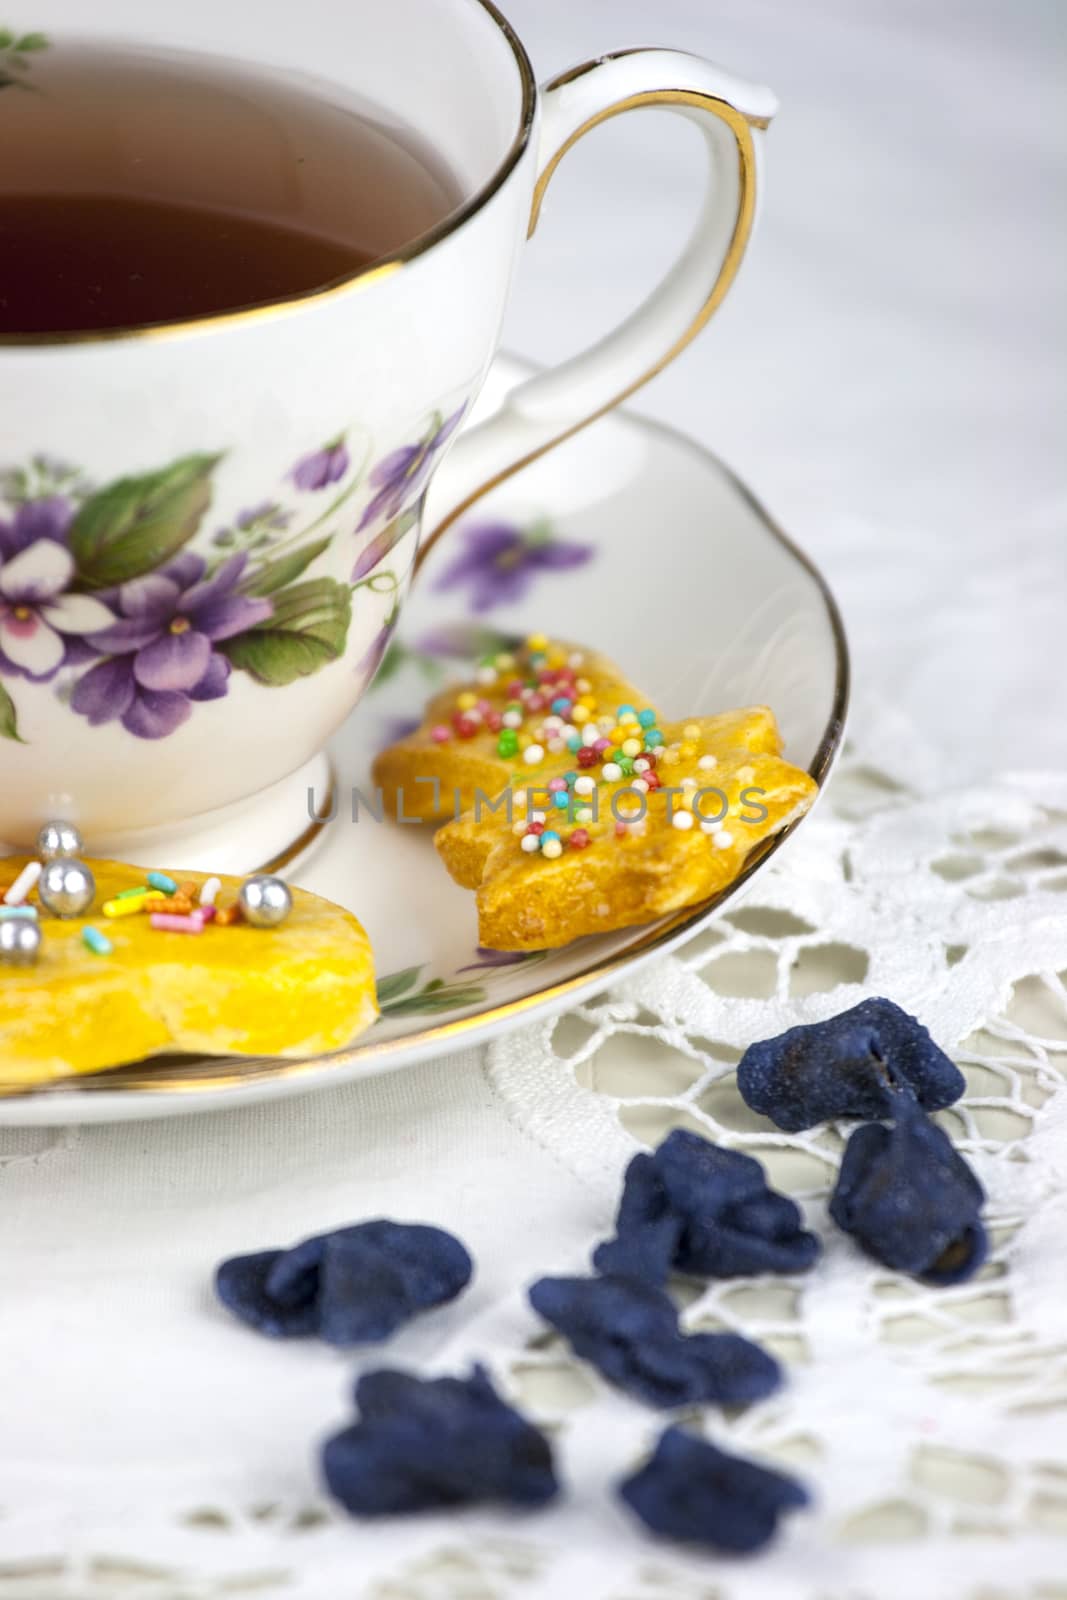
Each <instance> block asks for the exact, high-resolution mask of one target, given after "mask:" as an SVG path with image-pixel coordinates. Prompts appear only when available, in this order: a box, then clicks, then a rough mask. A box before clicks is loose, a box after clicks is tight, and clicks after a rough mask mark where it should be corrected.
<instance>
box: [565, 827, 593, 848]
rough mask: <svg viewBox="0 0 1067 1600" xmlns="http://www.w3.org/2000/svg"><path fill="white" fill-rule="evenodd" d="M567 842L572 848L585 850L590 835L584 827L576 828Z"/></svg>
mask: <svg viewBox="0 0 1067 1600" xmlns="http://www.w3.org/2000/svg"><path fill="white" fill-rule="evenodd" d="M567 843H568V844H569V845H570V847H571V849H572V850H584V849H585V847H586V846H587V845H588V843H589V835H588V833H586V831H585V829H584V828H575V829H573V831H572V833H571V836H570V838H569V839H568V840H567Z"/></svg>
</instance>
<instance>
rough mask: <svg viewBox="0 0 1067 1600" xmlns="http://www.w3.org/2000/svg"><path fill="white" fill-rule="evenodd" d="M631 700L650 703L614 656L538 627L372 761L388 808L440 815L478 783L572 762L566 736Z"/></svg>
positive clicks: (458, 808)
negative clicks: (554, 636)
mask: <svg viewBox="0 0 1067 1600" xmlns="http://www.w3.org/2000/svg"><path fill="white" fill-rule="evenodd" d="M627 703H632V704H633V705H635V706H641V705H645V704H647V702H646V701H645V700H644V699H643V698H641V697H640V696H639V695H638V693H637V691H636V690H635V689H634V688H633V686H632V684H629V683H627V681H626V680H625V678H624V677H623V676H622V674H621V673H620V671H619V669H618V667H616V666H615V665H614V664H613V663H612V662H611V661H609V660H608V659H607V658H606V657H605V656H601V655H597V654H596V653H595V652H593V651H591V650H583V649H582V648H581V647H580V646H577V645H573V644H567V643H565V642H563V641H561V640H554V639H546V638H545V637H544V636H543V635H541V634H532V635H531V636H530V638H528V639H527V640H526V641H525V642H524V643H523V644H522V645H521V646H519V647H518V648H517V649H516V650H515V651H513V652H512V651H506V652H502V653H499V654H496V655H492V656H487V657H486V658H485V659H484V660H483V661H482V663H481V664H480V666H479V667H478V670H477V675H476V677H475V678H474V679H473V680H472V681H470V682H468V683H461V684H454V685H452V686H451V687H450V688H448V689H443V690H442V691H441V693H440V694H437V695H435V696H434V698H433V699H432V700H431V701H430V702H429V705H428V706H427V708H426V713H425V715H424V717H423V720H422V722H421V724H420V725H419V727H418V728H417V729H416V730H415V732H414V733H412V734H410V735H409V736H408V737H407V738H406V739H401V740H400V741H399V742H398V743H397V744H394V745H391V746H390V747H389V749H387V750H383V751H382V753H381V755H380V756H379V757H378V758H377V760H376V761H375V763H374V769H373V770H374V782H375V784H376V785H377V787H378V788H379V789H380V790H381V792H382V796H383V800H384V802H385V811H386V815H387V816H393V817H396V816H402V817H404V818H406V819H407V820H408V821H412V822H414V821H419V822H440V821H443V820H444V819H446V818H450V817H458V816H459V815H460V814H461V813H462V812H464V811H466V810H468V809H469V808H470V807H471V806H473V804H474V802H475V797H476V795H477V794H479V793H481V794H483V795H486V796H493V795H496V794H497V793H499V791H500V790H501V789H503V787H504V786H505V784H508V783H512V782H514V781H525V779H527V778H531V777H532V778H534V779H537V778H541V777H545V776H548V775H549V774H551V773H554V772H563V771H566V770H567V768H568V767H569V766H571V765H573V761H574V755H573V752H572V751H571V750H569V749H568V748H567V739H568V738H569V739H571V740H572V741H573V740H574V739H575V738H576V737H580V736H581V735H582V734H583V733H584V731H585V729H587V728H588V727H589V726H590V724H593V723H596V721H597V720H598V719H599V718H603V719H604V720H605V721H609V720H612V721H613V719H614V713H615V710H616V708H617V707H618V706H620V705H624V704H627Z"/></svg>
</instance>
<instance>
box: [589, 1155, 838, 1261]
mask: <svg viewBox="0 0 1067 1600" xmlns="http://www.w3.org/2000/svg"><path fill="white" fill-rule="evenodd" d="M615 1228H616V1237H615V1238H614V1239H611V1240H609V1241H608V1242H607V1243H605V1244H602V1245H599V1246H598V1247H597V1250H596V1251H595V1253H594V1255H593V1265H594V1266H595V1267H596V1269H597V1271H598V1272H607V1273H614V1274H617V1275H620V1276H622V1277H633V1278H640V1279H642V1280H644V1281H645V1282H647V1283H664V1282H665V1281H666V1279H667V1276H668V1274H669V1273H670V1271H671V1270H672V1269H674V1270H677V1271H678V1272H686V1273H691V1274H692V1275H693V1276H695V1277H704V1278H733V1277H745V1276H748V1275H750V1274H754V1273H760V1272H805V1271H806V1270H807V1269H808V1268H809V1267H810V1266H811V1265H812V1263H813V1262H814V1260H815V1258H816V1256H817V1255H818V1253H819V1242H818V1240H817V1239H816V1238H815V1235H814V1234H811V1233H807V1232H805V1230H804V1227H803V1217H802V1216H801V1213H800V1209H799V1207H798V1206H796V1205H795V1204H794V1202H793V1201H792V1200H790V1199H789V1198H788V1196H786V1195H783V1194H778V1193H777V1192H776V1191H775V1190H774V1189H771V1188H770V1187H769V1186H768V1184H767V1176H766V1173H765V1172H764V1170H763V1167H762V1166H761V1165H760V1163H759V1162H758V1161H756V1160H754V1159H753V1157H752V1156H747V1155H745V1154H744V1153H743V1152H742V1151H739V1150H726V1149H723V1148H722V1147H721V1146H719V1145H715V1144H712V1143H710V1141H709V1140H707V1139H702V1138H701V1137H700V1135H699V1134H696V1133H690V1132H689V1131H688V1130H686V1129H684V1128H676V1129H675V1130H674V1131H673V1133H669V1134H668V1135H667V1137H666V1139H664V1141H663V1143H662V1144H661V1145H660V1146H659V1149H658V1150H656V1151H654V1152H653V1154H651V1155H644V1154H643V1155H638V1156H635V1157H634V1159H633V1160H632V1161H631V1162H630V1165H629V1167H628V1168H627V1169H626V1181H625V1184H624V1186H623V1192H622V1200H621V1202H620V1204H619V1214H618V1217H617V1219H616V1223H615Z"/></svg>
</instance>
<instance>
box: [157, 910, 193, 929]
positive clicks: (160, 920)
mask: <svg viewBox="0 0 1067 1600" xmlns="http://www.w3.org/2000/svg"><path fill="white" fill-rule="evenodd" d="M151 922H152V927H153V928H154V929H155V930H156V932H157V933H203V931H204V919H203V917H201V916H199V915H196V916H191V917H175V916H170V915H168V913H167V912H165V911H153V913H152V917H151Z"/></svg>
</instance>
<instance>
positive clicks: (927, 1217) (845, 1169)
mask: <svg viewBox="0 0 1067 1600" xmlns="http://www.w3.org/2000/svg"><path fill="white" fill-rule="evenodd" d="M984 1199H985V1192H984V1190H983V1188H982V1185H981V1184H980V1183H979V1182H978V1179H977V1178H976V1177H975V1175H974V1173H973V1172H972V1171H971V1169H970V1167H969V1166H968V1165H967V1163H966V1161H965V1160H964V1159H963V1157H962V1156H961V1155H960V1154H959V1152H958V1151H957V1150H956V1149H954V1147H953V1145H952V1141H951V1140H950V1139H949V1137H948V1135H947V1134H946V1133H944V1132H943V1130H942V1129H941V1128H939V1127H938V1126H937V1125H936V1123H933V1122H931V1121H930V1119H929V1117H927V1116H926V1115H924V1113H923V1112H922V1111H921V1110H920V1109H919V1108H918V1106H916V1105H915V1103H914V1101H903V1102H902V1103H901V1105H900V1107H899V1111H898V1116H897V1120H896V1122H895V1123H894V1124H893V1126H892V1127H891V1128H886V1127H884V1126H883V1125H882V1124H881V1123H879V1122H873V1123H869V1124H867V1125H866V1126H865V1127H862V1128H857V1129H856V1131H855V1133H854V1134H853V1135H852V1137H851V1138H850V1139H849V1141H848V1144H847V1145H846V1146H845V1153H844V1156H843V1158H842V1161H841V1170H840V1172H839V1173H838V1177H837V1184H836V1186H835V1188H834V1192H833V1194H832V1196H831V1197H830V1215H831V1216H832V1217H833V1219H834V1221H835V1222H836V1223H837V1225H838V1227H839V1228H842V1229H844V1231H845V1232H846V1233H850V1234H852V1236H853V1238H855V1239H856V1241H857V1243H858V1244H860V1245H861V1246H862V1248H863V1249H864V1250H865V1251H866V1252H867V1254H868V1255H870V1256H873V1257H874V1258H875V1260H876V1261H881V1262H883V1263H884V1265H885V1266H887V1267H892V1268H894V1270H896V1271H897V1272H908V1273H911V1274H912V1276H913V1277H917V1278H921V1279H922V1280H923V1281H924V1282H925V1283H931V1284H936V1285H938V1286H939V1287H945V1286H947V1285H949V1284H953V1283H964V1282H966V1280H967V1279H968V1278H970V1277H973V1275H974V1274H975V1273H976V1272H977V1271H978V1268H979V1267H980V1266H981V1265H982V1263H983V1261H984V1260H985V1258H986V1254H987V1252H988V1242H987V1239H986V1232H985V1228H984V1227H983V1225H982V1220H981V1209H982V1202H983V1201H984Z"/></svg>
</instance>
